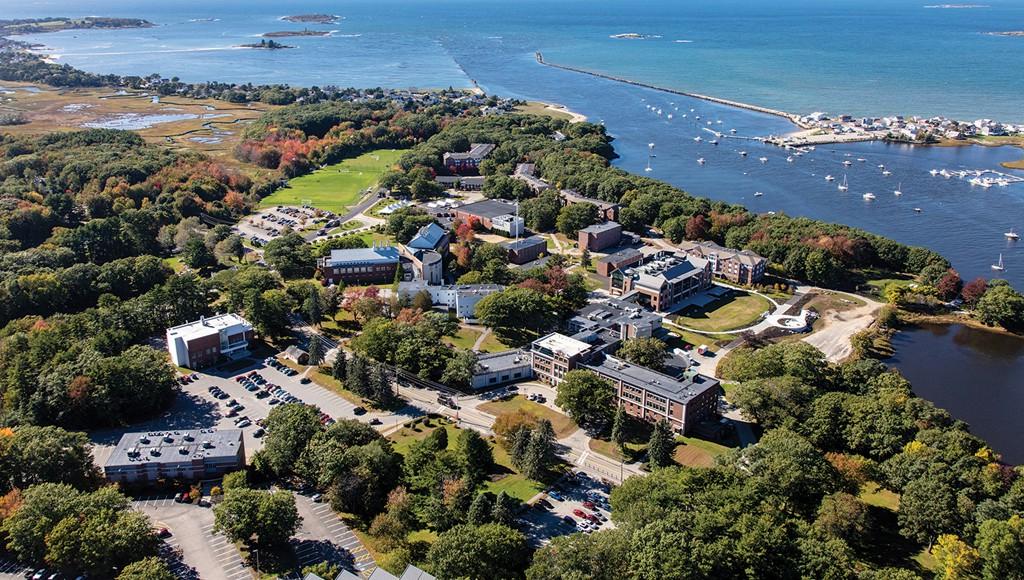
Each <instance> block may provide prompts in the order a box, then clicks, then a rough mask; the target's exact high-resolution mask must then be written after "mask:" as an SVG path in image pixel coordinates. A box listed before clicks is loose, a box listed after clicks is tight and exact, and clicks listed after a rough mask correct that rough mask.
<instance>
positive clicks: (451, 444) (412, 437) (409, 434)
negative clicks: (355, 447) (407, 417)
mask: <svg viewBox="0 0 1024 580" xmlns="http://www.w3.org/2000/svg"><path fill="white" fill-rule="evenodd" d="M427 421H429V422H430V425H429V426H427V423H426V422H427ZM439 425H444V428H445V429H447V430H448V449H454V448H455V446H456V445H457V444H458V441H459V428H458V427H456V426H455V424H454V423H452V422H451V421H448V420H447V419H426V420H421V421H417V422H415V423H414V424H412V425H406V426H405V427H402V428H401V429H399V430H398V431H396V432H394V433H392V434H391V435H388V439H390V440H391V442H392V444H393V445H394V448H395V453H399V454H401V455H405V454H407V453H409V448H411V447H412V444H413V443H415V442H417V441H422V440H423V439H426V438H427V435H430V434H431V433H432V432H434V430H435V429H437V428H438V426H439Z"/></svg>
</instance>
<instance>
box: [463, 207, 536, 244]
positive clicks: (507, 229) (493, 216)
mask: <svg viewBox="0 0 1024 580" xmlns="http://www.w3.org/2000/svg"><path fill="white" fill-rule="evenodd" d="M516 213H517V212H516V206H515V204H514V203H510V202H507V201H504V200H500V199H485V200H483V201H478V202H475V203H467V204H466V205H464V206H461V207H457V208H455V218H456V219H459V220H461V221H464V222H466V223H471V222H478V223H479V224H480V225H481V226H483V227H484V228H485V229H487V230H490V231H495V232H501V233H504V234H505V235H507V236H509V237H515V236H518V235H521V234H522V233H523V230H524V229H525V227H524V221H523V218H521V217H518V216H516Z"/></svg>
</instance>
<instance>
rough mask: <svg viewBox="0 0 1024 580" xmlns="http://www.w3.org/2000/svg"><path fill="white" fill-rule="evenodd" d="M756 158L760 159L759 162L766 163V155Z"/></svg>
mask: <svg viewBox="0 0 1024 580" xmlns="http://www.w3.org/2000/svg"><path fill="white" fill-rule="evenodd" d="M757 160H758V161H760V162H761V163H768V158H767V157H758V158H757Z"/></svg>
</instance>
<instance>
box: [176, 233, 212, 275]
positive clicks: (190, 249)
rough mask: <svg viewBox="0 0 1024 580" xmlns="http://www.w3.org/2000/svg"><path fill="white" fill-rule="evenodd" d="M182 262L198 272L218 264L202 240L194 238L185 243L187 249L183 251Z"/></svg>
mask: <svg viewBox="0 0 1024 580" xmlns="http://www.w3.org/2000/svg"><path fill="white" fill-rule="evenodd" d="M181 261H182V262H184V263H185V265H186V266H188V267H190V268H194V269H196V270H202V269H203V268H209V267H211V266H213V265H214V264H216V263H217V259H216V258H215V257H214V256H213V252H211V251H210V248H207V247H206V244H204V243H203V240H202V239H200V238H192V239H190V240H189V241H188V242H186V243H185V247H184V248H182V249H181Z"/></svg>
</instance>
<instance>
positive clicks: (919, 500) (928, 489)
mask: <svg viewBox="0 0 1024 580" xmlns="http://www.w3.org/2000/svg"><path fill="white" fill-rule="evenodd" d="M957 514H958V511H957V500H956V493H955V492H954V491H953V489H952V488H951V487H950V486H949V485H948V484H947V483H945V482H943V481H941V480H940V479H937V478H934V477H929V476H924V477H920V478H918V479H915V480H914V481H911V482H910V483H909V484H907V486H906V487H905V488H904V489H903V495H902V496H901V497H900V510H899V513H898V516H899V524H900V534H902V535H903V536H904V537H907V538H910V539H912V540H914V541H916V542H918V543H920V544H925V545H931V543H932V542H933V541H935V539H936V538H937V537H938V536H939V535H940V534H946V533H952V532H954V531H955V530H957V529H958V528H957V526H958V524H959V517H958V515H957Z"/></svg>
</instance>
